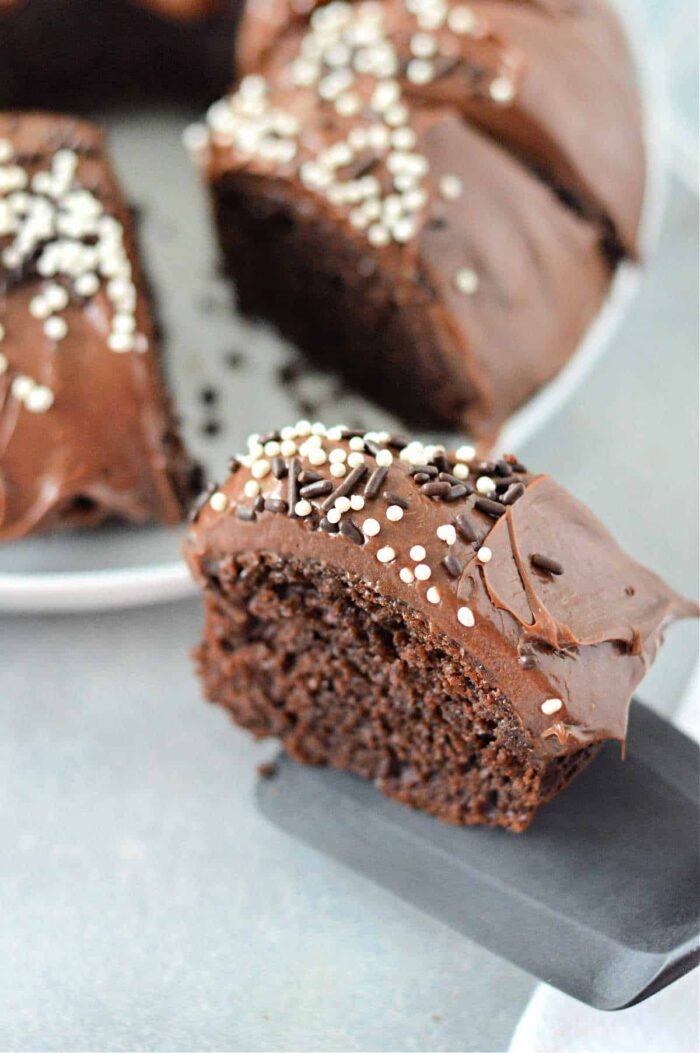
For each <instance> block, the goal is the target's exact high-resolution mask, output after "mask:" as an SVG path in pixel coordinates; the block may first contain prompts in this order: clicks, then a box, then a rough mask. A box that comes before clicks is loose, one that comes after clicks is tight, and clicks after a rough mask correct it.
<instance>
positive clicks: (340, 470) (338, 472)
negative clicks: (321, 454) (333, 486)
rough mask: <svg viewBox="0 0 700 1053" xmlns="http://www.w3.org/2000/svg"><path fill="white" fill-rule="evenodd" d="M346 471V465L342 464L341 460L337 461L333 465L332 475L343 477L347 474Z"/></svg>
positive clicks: (336, 477) (337, 477)
mask: <svg viewBox="0 0 700 1053" xmlns="http://www.w3.org/2000/svg"><path fill="white" fill-rule="evenodd" d="M346 471H347V469H346V467H345V465H344V464H341V462H340V461H335V462H334V463H333V464H332V465H331V475H332V476H333V478H334V479H342V478H343V476H344V475H345V473H346Z"/></svg>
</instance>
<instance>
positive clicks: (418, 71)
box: [406, 59, 435, 84]
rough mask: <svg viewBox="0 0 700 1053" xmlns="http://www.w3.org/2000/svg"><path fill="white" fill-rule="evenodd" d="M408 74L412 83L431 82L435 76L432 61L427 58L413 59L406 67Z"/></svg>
mask: <svg viewBox="0 0 700 1053" xmlns="http://www.w3.org/2000/svg"><path fill="white" fill-rule="evenodd" d="M406 76H407V77H408V79H409V80H410V81H411V83H412V84H429V83H430V81H431V80H432V79H433V77H434V76H435V70H434V69H433V64H432V62H428V61H427V60H426V59H411V61H410V62H409V64H408V66H407V67H406Z"/></svg>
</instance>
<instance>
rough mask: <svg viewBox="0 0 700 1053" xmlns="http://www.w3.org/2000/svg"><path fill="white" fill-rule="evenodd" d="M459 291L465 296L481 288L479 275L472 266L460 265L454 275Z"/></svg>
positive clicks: (471, 294)
mask: <svg viewBox="0 0 700 1053" xmlns="http://www.w3.org/2000/svg"><path fill="white" fill-rule="evenodd" d="M454 284H455V288H456V289H457V292H461V293H462V294H463V295H464V296H473V295H474V293H475V292H476V291H477V289H478V288H479V275H478V274H477V273H476V271H473V270H472V269H471V267H460V269H459V270H458V271H457V273H456V274H455V276H454Z"/></svg>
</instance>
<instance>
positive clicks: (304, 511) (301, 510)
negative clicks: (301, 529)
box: [294, 497, 311, 519]
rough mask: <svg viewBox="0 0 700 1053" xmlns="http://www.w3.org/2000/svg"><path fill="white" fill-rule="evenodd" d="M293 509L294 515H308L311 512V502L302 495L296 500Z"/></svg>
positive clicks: (302, 516)
mask: <svg viewBox="0 0 700 1053" xmlns="http://www.w3.org/2000/svg"><path fill="white" fill-rule="evenodd" d="M294 511H295V513H296V515H298V516H301V518H302V519H303V518H304V516H308V515H309V514H310V512H311V502H310V501H307V500H306V498H303V497H302V499H301V501H297V503H296V504H295V505H294Z"/></svg>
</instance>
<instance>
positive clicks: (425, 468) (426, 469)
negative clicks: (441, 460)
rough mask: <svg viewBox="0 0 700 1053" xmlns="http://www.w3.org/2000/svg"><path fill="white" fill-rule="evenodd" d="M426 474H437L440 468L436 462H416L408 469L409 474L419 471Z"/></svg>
mask: <svg viewBox="0 0 700 1053" xmlns="http://www.w3.org/2000/svg"><path fill="white" fill-rule="evenodd" d="M419 472H420V473H421V474H424V475H430V476H434V475H437V473H438V470H437V468H436V467H435V465H434V464H414V465H412V467H411V468H409V469H408V474H409V475H418V473H419Z"/></svg>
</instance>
